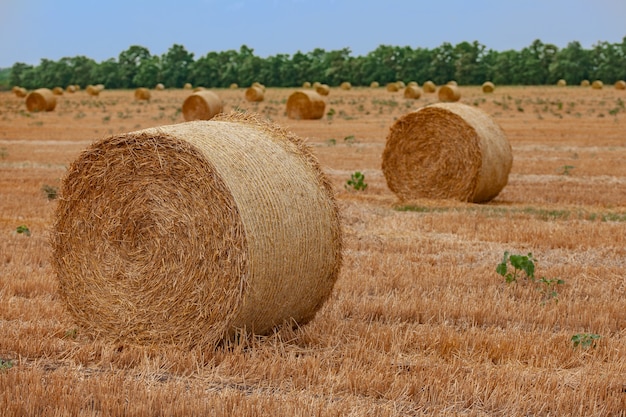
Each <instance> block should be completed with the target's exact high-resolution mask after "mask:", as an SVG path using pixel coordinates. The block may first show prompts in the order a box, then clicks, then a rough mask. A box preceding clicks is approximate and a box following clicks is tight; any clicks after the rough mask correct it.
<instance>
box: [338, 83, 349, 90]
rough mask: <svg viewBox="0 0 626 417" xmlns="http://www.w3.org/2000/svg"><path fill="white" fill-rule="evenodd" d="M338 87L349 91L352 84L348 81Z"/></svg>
mask: <svg viewBox="0 0 626 417" xmlns="http://www.w3.org/2000/svg"><path fill="white" fill-rule="evenodd" d="M340 87H341V89H342V90H350V89H351V88H352V84H351V83H350V81H344V82H342V83H341V85H340Z"/></svg>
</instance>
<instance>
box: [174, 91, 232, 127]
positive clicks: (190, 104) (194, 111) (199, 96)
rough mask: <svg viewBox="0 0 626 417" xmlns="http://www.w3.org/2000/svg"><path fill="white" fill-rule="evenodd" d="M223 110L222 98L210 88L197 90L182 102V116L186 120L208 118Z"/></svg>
mask: <svg viewBox="0 0 626 417" xmlns="http://www.w3.org/2000/svg"><path fill="white" fill-rule="evenodd" d="M222 111H224V105H223V103H222V99H220V97H219V96H218V95H217V94H215V93H214V92H213V91H210V90H202V91H197V92H195V93H193V94H191V95H190V96H189V97H187V98H186V99H185V101H184V102H183V109H182V112H183V117H184V119H185V120H186V121H191V120H209V119H211V118H213V117H215V116H216V115H217V114H219V113H221V112H222Z"/></svg>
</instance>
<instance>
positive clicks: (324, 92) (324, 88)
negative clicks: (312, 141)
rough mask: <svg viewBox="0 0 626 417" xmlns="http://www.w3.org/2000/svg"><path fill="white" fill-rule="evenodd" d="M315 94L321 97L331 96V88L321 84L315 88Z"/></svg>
mask: <svg viewBox="0 0 626 417" xmlns="http://www.w3.org/2000/svg"><path fill="white" fill-rule="evenodd" d="M315 92H316V93H317V94H319V95H320V96H327V95H328V94H330V87H329V86H328V84H319V85H318V86H317V87H315Z"/></svg>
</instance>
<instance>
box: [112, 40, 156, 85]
mask: <svg viewBox="0 0 626 417" xmlns="http://www.w3.org/2000/svg"><path fill="white" fill-rule="evenodd" d="M150 56H151V55H150V51H149V50H148V49H147V48H145V47H143V46H138V45H133V46H131V47H130V48H128V49H127V50H125V51H123V52H121V53H120V55H119V57H118V60H117V61H118V73H117V74H118V77H119V86H120V87H121V88H133V87H139V86H138V85H137V84H136V83H135V76H136V75H137V73H138V72H139V66H140V65H141V63H142V62H143V61H146V60H148V59H149V58H150ZM105 85H106V84H105Z"/></svg>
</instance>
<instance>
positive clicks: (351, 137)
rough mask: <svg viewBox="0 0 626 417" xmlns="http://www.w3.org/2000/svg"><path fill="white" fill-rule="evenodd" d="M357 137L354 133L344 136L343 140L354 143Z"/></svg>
mask: <svg viewBox="0 0 626 417" xmlns="http://www.w3.org/2000/svg"><path fill="white" fill-rule="evenodd" d="M354 140H355V137H354V135H349V136H346V137H345V138H343V141H344V142H346V143H354Z"/></svg>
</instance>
